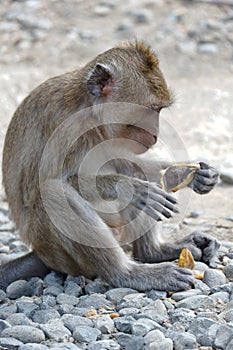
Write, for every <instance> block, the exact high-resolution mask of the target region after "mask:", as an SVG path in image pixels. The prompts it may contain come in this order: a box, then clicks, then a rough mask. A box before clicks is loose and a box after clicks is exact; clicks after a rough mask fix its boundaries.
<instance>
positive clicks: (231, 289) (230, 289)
mask: <svg viewBox="0 0 233 350" xmlns="http://www.w3.org/2000/svg"><path fill="white" fill-rule="evenodd" d="M217 292H227V293H229V294H232V293H233V282H230V283H226V284H224V285H223V286H217V287H213V288H211V293H217Z"/></svg>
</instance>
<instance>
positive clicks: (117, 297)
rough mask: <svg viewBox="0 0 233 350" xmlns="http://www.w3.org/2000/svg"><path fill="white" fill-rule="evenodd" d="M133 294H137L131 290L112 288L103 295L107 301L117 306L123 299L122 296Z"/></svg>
mask: <svg viewBox="0 0 233 350" xmlns="http://www.w3.org/2000/svg"><path fill="white" fill-rule="evenodd" d="M133 293H138V292H137V291H136V290H134V289H131V288H113V289H110V290H109V291H107V292H106V293H105V295H106V298H107V299H108V300H110V301H113V302H114V303H117V304H118V303H119V302H120V301H121V300H122V299H123V298H124V296H126V295H128V294H133Z"/></svg>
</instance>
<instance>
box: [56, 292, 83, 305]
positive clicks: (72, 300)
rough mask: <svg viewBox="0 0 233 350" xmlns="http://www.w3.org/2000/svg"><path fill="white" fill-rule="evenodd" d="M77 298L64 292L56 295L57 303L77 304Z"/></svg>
mask: <svg viewBox="0 0 233 350" xmlns="http://www.w3.org/2000/svg"><path fill="white" fill-rule="evenodd" d="M78 302H79V299H78V298H77V297H75V296H73V295H67V294H65V293H61V294H59V295H58V296H57V303H58V304H67V305H77V304H78Z"/></svg>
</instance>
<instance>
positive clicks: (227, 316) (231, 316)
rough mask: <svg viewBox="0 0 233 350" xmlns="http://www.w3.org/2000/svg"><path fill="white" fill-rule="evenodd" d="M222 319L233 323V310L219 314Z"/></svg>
mask: <svg viewBox="0 0 233 350" xmlns="http://www.w3.org/2000/svg"><path fill="white" fill-rule="evenodd" d="M219 317H220V319H223V320H225V321H226V322H227V323H229V322H232V323H233V309H231V310H226V311H223V312H221V313H220V314H219Z"/></svg>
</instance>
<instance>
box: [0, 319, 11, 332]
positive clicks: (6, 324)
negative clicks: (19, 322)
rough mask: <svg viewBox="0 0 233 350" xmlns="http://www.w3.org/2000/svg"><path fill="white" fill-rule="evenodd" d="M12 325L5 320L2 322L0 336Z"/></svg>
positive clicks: (0, 323) (0, 322)
mask: <svg viewBox="0 0 233 350" xmlns="http://www.w3.org/2000/svg"><path fill="white" fill-rule="evenodd" d="M10 326H11V325H10V323H9V322H7V321H4V320H0V334H1V333H2V331H3V330H4V329H6V328H8V327H10Z"/></svg>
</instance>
